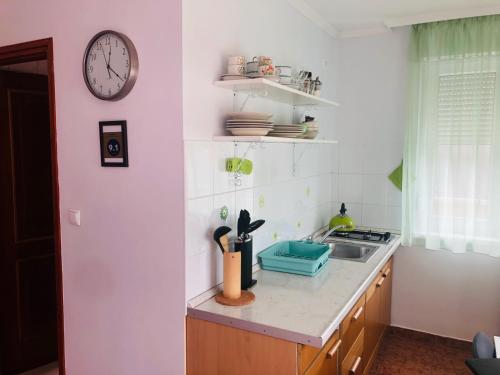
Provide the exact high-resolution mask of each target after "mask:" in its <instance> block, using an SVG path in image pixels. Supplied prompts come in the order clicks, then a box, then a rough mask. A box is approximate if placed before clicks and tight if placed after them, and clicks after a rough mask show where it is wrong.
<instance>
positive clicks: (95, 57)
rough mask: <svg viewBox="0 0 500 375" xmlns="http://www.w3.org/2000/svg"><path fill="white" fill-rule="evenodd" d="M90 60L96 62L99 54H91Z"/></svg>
mask: <svg viewBox="0 0 500 375" xmlns="http://www.w3.org/2000/svg"><path fill="white" fill-rule="evenodd" d="M90 59H91V60H92V61H95V60H96V59H97V54H96V53H91V54H90Z"/></svg>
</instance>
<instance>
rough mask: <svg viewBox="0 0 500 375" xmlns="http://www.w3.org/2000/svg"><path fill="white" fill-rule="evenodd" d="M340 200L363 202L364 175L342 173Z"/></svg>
mask: <svg viewBox="0 0 500 375" xmlns="http://www.w3.org/2000/svg"><path fill="white" fill-rule="evenodd" d="M339 201H341V202H349V203H362V202H363V175H361V174H342V175H341V176H340V179H339Z"/></svg>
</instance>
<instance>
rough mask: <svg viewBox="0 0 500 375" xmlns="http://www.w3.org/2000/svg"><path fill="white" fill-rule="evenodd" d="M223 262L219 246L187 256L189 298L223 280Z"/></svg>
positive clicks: (187, 292) (187, 295)
mask: <svg viewBox="0 0 500 375" xmlns="http://www.w3.org/2000/svg"><path fill="white" fill-rule="evenodd" d="M222 263H223V262H222V253H221V251H220V250H219V248H217V249H213V250H211V251H206V252H204V253H201V254H196V255H191V256H188V257H187V258H186V297H187V299H188V300H189V299H191V298H194V297H196V296H197V295H200V294H201V293H203V292H205V291H206V290H208V289H210V288H211V287H212V286H214V285H217V284H219V283H221V282H222V274H223V268H222Z"/></svg>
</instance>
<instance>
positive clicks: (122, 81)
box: [108, 65, 123, 82]
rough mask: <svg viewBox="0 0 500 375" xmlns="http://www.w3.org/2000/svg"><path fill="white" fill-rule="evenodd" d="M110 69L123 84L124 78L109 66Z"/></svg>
mask: <svg viewBox="0 0 500 375" xmlns="http://www.w3.org/2000/svg"><path fill="white" fill-rule="evenodd" d="M108 69H109V70H111V71H112V72H113V73H114V74H115V75H116V76H117V77H118V78H120V80H121V81H122V82H123V78H122V77H120V75H119V74H118V73H117V72H115V71H114V70H113V68H112V67H110V66H109V65H108Z"/></svg>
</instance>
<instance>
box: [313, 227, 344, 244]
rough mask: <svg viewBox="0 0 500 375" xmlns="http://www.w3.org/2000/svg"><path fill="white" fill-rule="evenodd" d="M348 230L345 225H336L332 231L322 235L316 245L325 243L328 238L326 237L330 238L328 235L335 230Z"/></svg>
mask: <svg viewBox="0 0 500 375" xmlns="http://www.w3.org/2000/svg"><path fill="white" fill-rule="evenodd" d="M346 228H348V226H347V225H337V226H335V227H333V228H332V229H330V230H328V231H327V232H326V233H325V234H324V235H323V237H321V239H320V240H319V241H318V243H323V242H325V240H326V239H327V238H328V236H330V234H332V233H333V232H335V231H336V230H337V229H346Z"/></svg>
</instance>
